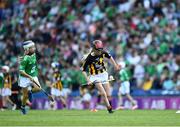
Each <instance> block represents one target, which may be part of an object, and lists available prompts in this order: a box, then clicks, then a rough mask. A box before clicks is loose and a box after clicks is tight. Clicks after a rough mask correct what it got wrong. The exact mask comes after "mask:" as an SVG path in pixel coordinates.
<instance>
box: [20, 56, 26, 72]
mask: <svg viewBox="0 0 180 127" xmlns="http://www.w3.org/2000/svg"><path fill="white" fill-rule="evenodd" d="M27 63H28V58H27V57H26V56H25V57H24V58H23V59H22V61H20V66H19V70H21V71H25V68H26V65H27Z"/></svg>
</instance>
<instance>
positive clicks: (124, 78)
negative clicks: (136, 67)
mask: <svg viewBox="0 0 180 127" xmlns="http://www.w3.org/2000/svg"><path fill="white" fill-rule="evenodd" d="M119 76H120V80H121V81H122V82H123V81H129V79H130V77H129V74H128V71H127V70H126V69H121V70H120V71H119Z"/></svg>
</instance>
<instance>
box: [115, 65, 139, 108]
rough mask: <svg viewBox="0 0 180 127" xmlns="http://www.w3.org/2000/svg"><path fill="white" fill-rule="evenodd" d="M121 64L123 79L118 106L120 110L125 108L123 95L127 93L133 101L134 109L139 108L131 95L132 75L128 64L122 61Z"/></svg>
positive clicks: (120, 75) (121, 77) (121, 79)
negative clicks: (127, 66)
mask: <svg viewBox="0 0 180 127" xmlns="http://www.w3.org/2000/svg"><path fill="white" fill-rule="evenodd" d="M119 64H120V66H121V70H120V71H119V77H120V81H121V85H120V88H119V107H118V108H117V109H118V110H120V109H124V106H123V103H122V95H125V96H126V97H127V98H128V100H129V101H130V102H131V103H132V110H134V109H137V108H138V106H137V104H136V102H135V101H134V99H133V98H132V96H131V95H130V83H129V80H130V76H129V74H128V71H127V69H126V68H125V66H126V64H125V62H120V63H119Z"/></svg>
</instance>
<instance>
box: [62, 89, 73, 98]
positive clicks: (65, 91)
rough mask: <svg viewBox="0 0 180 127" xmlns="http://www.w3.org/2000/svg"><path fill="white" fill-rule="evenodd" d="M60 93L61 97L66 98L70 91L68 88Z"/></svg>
mask: <svg viewBox="0 0 180 127" xmlns="http://www.w3.org/2000/svg"><path fill="white" fill-rule="evenodd" d="M61 93H62V96H63V97H67V96H68V95H69V94H70V93H71V90H70V89H69V88H63V89H62V91H61Z"/></svg>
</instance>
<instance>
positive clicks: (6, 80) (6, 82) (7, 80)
mask: <svg viewBox="0 0 180 127" xmlns="http://www.w3.org/2000/svg"><path fill="white" fill-rule="evenodd" d="M11 87H12V81H11V75H10V74H7V75H4V88H9V89H11Z"/></svg>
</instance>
